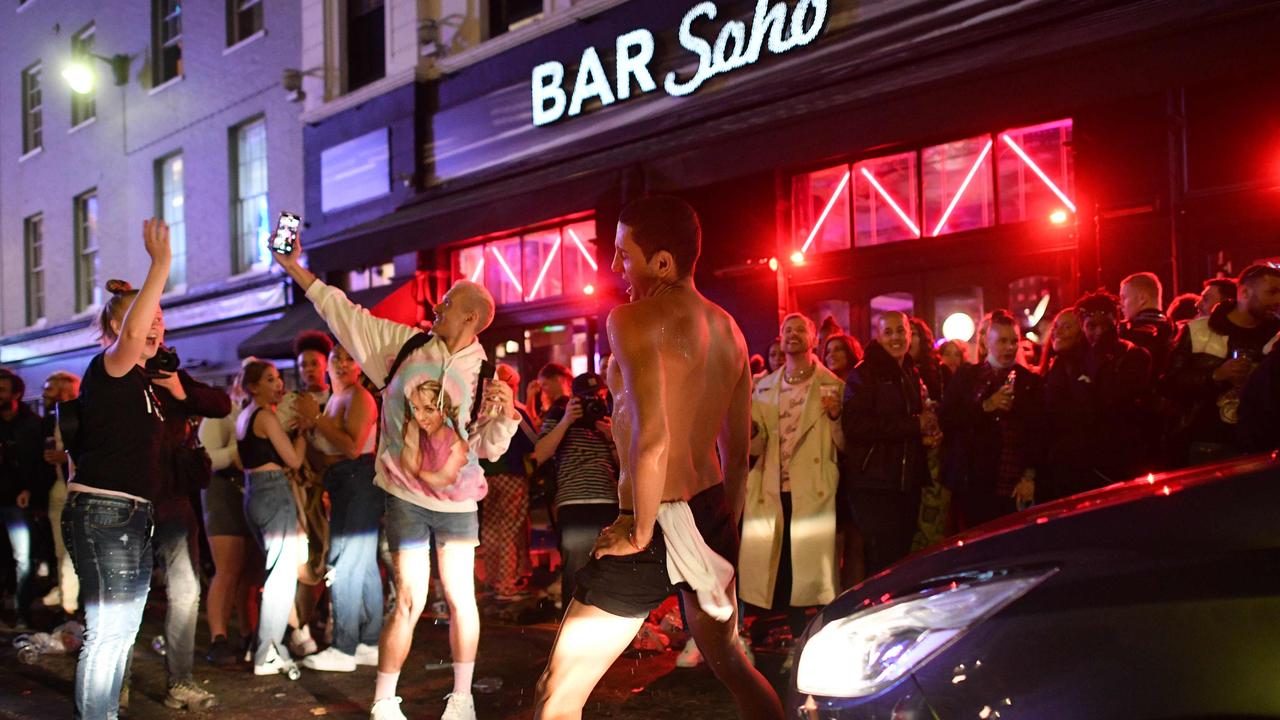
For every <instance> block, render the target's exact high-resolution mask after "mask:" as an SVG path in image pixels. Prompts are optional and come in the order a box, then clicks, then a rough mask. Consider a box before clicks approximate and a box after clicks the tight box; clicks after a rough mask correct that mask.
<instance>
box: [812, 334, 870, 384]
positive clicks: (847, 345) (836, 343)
mask: <svg viewBox="0 0 1280 720" xmlns="http://www.w3.org/2000/svg"><path fill="white" fill-rule="evenodd" d="M860 362H862V343H860V342H858V339H857V338H855V337H853V336H852V335H845V334H844V333H840V334H838V335H832V336H831V337H828V338H827V341H826V343H824V344H823V346H822V364H823V366H824V367H826V368H827V369H828V370H830V371H831V372H832V373H834V374H835V376H836V377H838V378H840V379H841V380H843V379H844V378H845V376H846V375H848V374H849V371H850V370H853V367H854V366H855V365H857V364H858V363H860Z"/></svg>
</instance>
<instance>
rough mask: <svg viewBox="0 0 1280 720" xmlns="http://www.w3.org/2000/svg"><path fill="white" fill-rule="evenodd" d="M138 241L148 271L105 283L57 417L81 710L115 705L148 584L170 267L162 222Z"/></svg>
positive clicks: (158, 479)
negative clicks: (78, 605) (63, 451)
mask: <svg viewBox="0 0 1280 720" xmlns="http://www.w3.org/2000/svg"><path fill="white" fill-rule="evenodd" d="M143 241H144V246H145V248H146V252H147V255H148V256H150V258H151V267H150V269H149V270H148V272H147V279H146V281H145V282H144V283H143V285H142V289H141V290H133V289H131V288H129V286H128V284H127V283H124V282H121V281H119V280H112V281H109V282H108V283H107V291H108V292H109V293H110V297H109V298H108V299H107V301H106V303H104V304H103V307H102V313H101V315H100V316H99V318H98V329H99V332H100V333H101V336H102V341H103V342H104V343H105V344H106V349H105V350H103V351H102V352H101V353H98V354H97V355H95V356H94V357H93V359H92V360H91V361H90V362H89V367H88V368H87V369H86V370H85V372H84V380H83V382H82V383H81V385H80V398H79V401H78V427H77V428H76V429H75V432H74V433H68V430H69V426H68V424H67V423H65V422H60V425H61V427H62V435H63V439H64V442H66V444H67V446H68V447H69V448H70V451H71V459H72V461H73V462H74V463H75V475H73V476H72V478H71V480H70V483H69V485H68V486H67V491H68V493H67V504H66V507H65V508H63V511H62V533H63V537H64V538H66V541H67V548H68V551H69V552H70V553H71V558H72V560H73V562H74V563H75V570H76V574H77V575H78V576H79V577H80V590H81V595H82V597H83V598H84V610H85V625H86V631H85V642H84V646H83V647H82V648H81V650H80V663H79V665H78V666H77V667H76V682H75V706H76V707H75V715H76V717H83V718H106V717H116V716H117V715H118V714H119V697H120V688H121V685H122V683H123V681H124V672H125V663H126V660H127V659H128V656H129V652H130V650H131V649H132V648H133V643H134V640H135V638H136V637H137V635H138V627H139V626H140V625H141V623H142V610H143V606H144V605H145V603H146V599H147V591H148V590H149V588H150V585H151V566H152V561H153V554H152V546H151V537H152V531H153V530H154V528H155V512H154V509H153V505H152V499H153V498H155V497H157V496H158V494H159V492H160V490H161V487H162V483H163V480H164V471H163V467H162V466H163V462H164V409H163V408H162V407H161V405H160V398H159V394H158V393H157V391H156V381H155V380H153V379H152V378H151V377H149V376H148V375H147V373H146V372H145V371H144V369H143V368H144V365H145V364H146V362H147V360H150V359H151V358H152V357H154V356H155V355H156V353H157V352H158V351H159V350H160V347H161V345H162V344H163V342H164V316H163V314H162V313H161V311H160V295H161V293H163V292H164V285H165V282H166V281H167V280H168V277H169V263H170V258H171V252H170V248H169V228H168V226H167V225H165V224H164V221H162V220H157V219H154V218H153V219H150V220H147V221H146V222H145V223H144V225H143ZM175 381H176V378H173V379H171V380H169V382H175ZM69 409H70V408H69ZM60 414H61V413H60Z"/></svg>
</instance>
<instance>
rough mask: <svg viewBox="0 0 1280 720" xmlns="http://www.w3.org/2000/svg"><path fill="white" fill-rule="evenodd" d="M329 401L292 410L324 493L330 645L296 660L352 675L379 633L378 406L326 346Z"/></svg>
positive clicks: (342, 351) (371, 655)
mask: <svg viewBox="0 0 1280 720" xmlns="http://www.w3.org/2000/svg"><path fill="white" fill-rule="evenodd" d="M326 361H327V362H326V365H327V370H328V376H329V385H330V387H332V388H333V395H332V397H331V398H330V399H329V401H328V402H327V403H326V404H325V406H324V409H323V410H321V407H320V404H319V403H318V402H316V400H315V398H314V397H312V395H311V394H309V393H308V394H303V395H301V396H299V397H298V399H297V400H296V402H295V404H294V409H295V410H296V411H297V413H298V424H299V427H300V428H301V429H302V430H303V431H304V432H307V433H308V435H307V437H308V441H307V443H308V446H309V447H311V448H314V449H315V451H316V453H318V455H319V458H320V462H321V463H322V464H323V466H324V467H325V471H324V487H325V489H326V490H328V492H329V506H330V511H331V513H332V514H331V517H330V519H329V554H328V567H329V578H330V581H329V592H330V595H331V597H332V599H333V645H331V646H330V647H328V648H327V649H325V650H324V651H322V652H319V653H316V654H314V655H308V656H307V657H305V658H303V660H302V665H303V667H308V668H311V669H313V670H328V671H334V672H352V671H354V670H355V669H356V667H357V666H358V665H369V666H377V664H378V636H379V635H380V634H381V633H382V575H381V573H379V572H378V526H379V525H380V524H381V522H382V509H383V506H384V505H385V504H386V494H385V493H384V492H383V491H382V489H381V488H379V487H378V486H377V485H374V484H373V476H374V474H375V471H374V447H375V445H374V443H375V442H376V440H377V436H376V435H375V434H374V425H375V424H376V423H377V420H378V406H377V403H375V402H374V400H373V394H372V393H370V392H369V391H368V390H366V389H365V388H364V386H362V385H361V384H360V364H359V363H357V362H356V361H355V360H354V359H353V358H352V357H351V354H350V353H348V352H347V349H346V348H344V347H343V346H341V345H333V346H332V349H331V350H330V351H329V356H328V358H326Z"/></svg>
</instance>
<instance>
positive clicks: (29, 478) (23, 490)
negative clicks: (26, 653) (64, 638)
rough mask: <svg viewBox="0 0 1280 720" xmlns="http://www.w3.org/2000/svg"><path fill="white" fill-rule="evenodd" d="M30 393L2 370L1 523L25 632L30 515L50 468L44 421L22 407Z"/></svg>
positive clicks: (28, 603) (27, 623) (29, 584)
mask: <svg viewBox="0 0 1280 720" xmlns="http://www.w3.org/2000/svg"><path fill="white" fill-rule="evenodd" d="M26 389H27V388H26V383H25V382H23V380H22V378H21V377H20V376H19V375H18V374H17V373H14V372H11V371H10V370H7V369H3V368H0V518H3V520H4V527H5V536H4V537H5V539H6V540H7V541H8V545H9V548H8V549H9V552H8V553H7V556H6V558H5V559H6V560H7V561H11V562H12V565H11V567H12V569H13V570H12V571H13V578H14V583H13V588H14V595H13V597H12V598H11V600H10V602H11V603H13V607H12V609H13V610H15V611H16V612H17V624H16V627H17V628H20V629H24V628H26V627H28V626H30V624H31V602H32V600H33V595H32V593H33V588H34V586H33V585H32V582H31V579H32V578H31V574H32V542H31V541H32V535H33V532H32V517H31V512H32V511H33V498H34V497H35V495H36V493H38V492H40V489H41V487H42V484H41V480H42V479H43V477H44V467H45V463H44V459H43V458H42V456H41V453H42V452H43V448H44V434H43V432H42V430H41V427H40V416H39V415H36V414H35V412H33V411H32V410H31V408H30V407H28V406H27V405H26V403H24V402H22V398H23V396H24V395H25V394H26Z"/></svg>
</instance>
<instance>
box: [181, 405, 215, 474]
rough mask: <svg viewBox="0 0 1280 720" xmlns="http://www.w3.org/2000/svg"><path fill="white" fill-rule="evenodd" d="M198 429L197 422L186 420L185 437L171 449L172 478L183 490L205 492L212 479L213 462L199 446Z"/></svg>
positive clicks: (202, 447) (201, 446) (195, 420)
mask: <svg viewBox="0 0 1280 720" xmlns="http://www.w3.org/2000/svg"><path fill="white" fill-rule="evenodd" d="M198 427H199V420H197V419H194V418H193V419H189V420H187V433H186V437H185V438H184V439H183V441H182V442H181V443H179V445H178V447H176V448H174V449H173V477H174V478H175V479H176V480H177V481H178V483H177V486H178V487H180V488H183V489H184V490H189V489H191V488H193V487H198V488H200V489H201V490H206V489H208V487H209V481H210V480H212V479H213V460H212V459H211V458H210V457H209V453H208V452H206V451H205V449H204V446H203V445H201V444H200V438H199V435H198V434H197V432H196V428H198Z"/></svg>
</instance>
